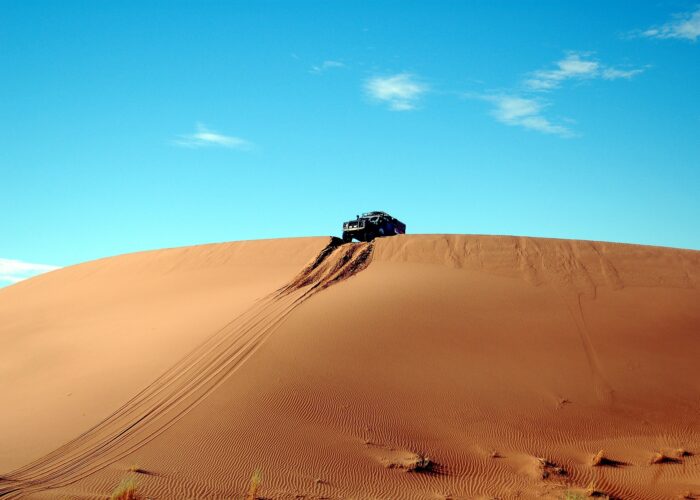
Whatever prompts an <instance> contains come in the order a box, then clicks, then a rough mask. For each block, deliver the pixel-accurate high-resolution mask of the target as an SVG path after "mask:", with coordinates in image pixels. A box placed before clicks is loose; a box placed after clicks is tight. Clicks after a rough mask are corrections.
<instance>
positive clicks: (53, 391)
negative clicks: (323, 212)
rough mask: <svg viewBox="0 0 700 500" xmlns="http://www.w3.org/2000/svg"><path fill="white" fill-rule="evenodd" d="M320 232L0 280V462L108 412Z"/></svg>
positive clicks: (284, 275) (295, 263) (289, 263)
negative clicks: (10, 282)
mask: <svg viewBox="0 0 700 500" xmlns="http://www.w3.org/2000/svg"><path fill="white" fill-rule="evenodd" d="M326 243H327V239H326V238H303V239H302V238H300V239H290V240H274V241H250V242H238V243H225V244H213V245H200V246H195V247H189V248H175V249H168V250H160V251H153V252H141V253H135V254H129V255H123V256H119V257H113V258H107V259H101V260H97V261H93V262H88V263H85V264H81V265H78V266H73V267H69V268H65V269H61V270H58V271H55V272H52V273H49V274H46V275H43V276H39V277H36V278H33V279H31V280H28V281H25V282H22V283H19V284H17V285H14V286H11V287H8V288H4V289H0V339H1V341H2V349H0V383H1V384H2V403H3V411H1V412H0V429H2V432H0V470H2V471H6V470H10V469H13V468H15V467H19V466H21V465H24V464H26V463H27V462H29V461H30V460H33V459H35V458H38V457H39V456H41V455H43V454H45V453H48V452H49V451H51V450H52V449H54V448H56V447H58V446H59V445H61V444H63V443H64V442H66V441H68V440H69V439H71V438H72V437H74V436H76V435H77V434H79V433H80V432H82V431H83V430H85V429H86V428H88V427H91V426H92V425H95V424H96V423H97V422H99V421H100V420H102V419H103V418H105V417H107V416H108V415H109V414H110V413H112V412H113V411H114V410H116V409H117V408H118V407H119V406H120V405H121V404H122V403H123V402H124V401H126V400H127V399H129V398H130V397H132V396H133V395H134V394H135V393H136V392H137V391H139V390H141V389H142V388H143V387H144V386H146V385H148V384H149V383H150V382H152V380H153V379H155V378H156V377H157V376H158V375H160V374H161V373H162V372H163V371H164V370H166V369H167V368H169V367H170V366H172V365H173V364H174V363H175V362H176V361H178V360H179V359H180V358H181V357H183V356H184V355H185V354H187V353H188V352H190V351H191V350H192V349H193V348H194V347H196V346H197V345H199V344H200V343H201V342H203V341H204V340H205V339H206V338H208V337H209V336H211V334H212V333H213V331H215V330H216V329H218V328H220V327H221V326H222V325H224V324H225V323H227V322H228V321H229V320H230V319H231V318H232V317H235V316H236V315H238V314H240V313H242V312H243V311H244V310H245V309H246V308H247V307H249V306H250V305H251V304H252V303H253V301H254V300H255V299H257V298H259V297H262V296H264V295H265V294H267V293H269V292H270V291H272V290H274V289H276V288H277V287H279V286H281V285H282V284H283V283H285V282H286V281H287V280H289V279H290V278H291V277H292V276H294V275H295V274H296V273H297V272H298V271H299V269H300V268H301V267H303V266H304V265H305V264H306V262H307V261H308V260H309V259H311V258H312V257H314V256H315V255H316V254H317V253H318V252H319V251H320V249H321V248H323V246H324V245H325V244H326Z"/></svg>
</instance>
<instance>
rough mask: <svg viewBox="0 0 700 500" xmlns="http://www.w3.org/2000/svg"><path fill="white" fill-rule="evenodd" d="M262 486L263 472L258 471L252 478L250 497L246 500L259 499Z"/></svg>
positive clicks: (249, 490)
mask: <svg viewBox="0 0 700 500" xmlns="http://www.w3.org/2000/svg"><path fill="white" fill-rule="evenodd" d="M261 484H262V472H260V471H259V470H256V471H255V472H253V475H252V476H251V477H250V488H249V489H248V496H247V497H246V500H255V499H256V498H258V497H257V495H258V489H260V485H261Z"/></svg>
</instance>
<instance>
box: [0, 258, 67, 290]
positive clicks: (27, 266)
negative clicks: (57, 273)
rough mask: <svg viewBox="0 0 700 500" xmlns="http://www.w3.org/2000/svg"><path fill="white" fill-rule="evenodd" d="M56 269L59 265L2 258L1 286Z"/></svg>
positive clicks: (0, 262)
mask: <svg viewBox="0 0 700 500" xmlns="http://www.w3.org/2000/svg"><path fill="white" fill-rule="evenodd" d="M56 269H59V267H58V266H51V265H48V264H35V263H32V262H24V261H21V260H14V259H2V258H0V286H2V285H6V284H14V283H19V282H20V281H22V280H26V279H28V278H31V277H33V276H37V275H39V274H42V273H46V272H49V271H54V270H56Z"/></svg>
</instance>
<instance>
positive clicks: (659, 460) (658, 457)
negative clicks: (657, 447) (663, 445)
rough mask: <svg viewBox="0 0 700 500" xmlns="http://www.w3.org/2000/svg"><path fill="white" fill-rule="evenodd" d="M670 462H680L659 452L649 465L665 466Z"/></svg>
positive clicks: (654, 455) (653, 456) (652, 457)
mask: <svg viewBox="0 0 700 500" xmlns="http://www.w3.org/2000/svg"><path fill="white" fill-rule="evenodd" d="M669 462H679V460H677V459H675V458H671V457H669V456H668V455H666V454H665V453H663V452H661V451H657V452H656V453H654V454H653V455H652V456H651V458H650V459H649V463H650V464H651V465H656V464H665V463H669Z"/></svg>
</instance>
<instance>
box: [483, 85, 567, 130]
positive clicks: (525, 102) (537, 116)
mask: <svg viewBox="0 0 700 500" xmlns="http://www.w3.org/2000/svg"><path fill="white" fill-rule="evenodd" d="M481 98H482V99H484V100H487V101H489V102H491V103H492V104H493V105H494V108H493V109H492V110H491V114H492V115H493V117H494V118H496V120H498V121H499V122H501V123H505V124H506V125H511V126H518V127H523V128H526V129H529V130H535V131H537V132H543V133H545V134H554V135H558V136H561V137H573V136H574V133H573V132H572V131H571V130H570V129H569V128H568V127H565V126H563V125H558V124H555V123H552V122H551V121H550V120H549V119H548V118H546V117H545V116H543V115H542V110H543V109H544V108H545V104H543V103H542V102H541V101H539V100H537V99H531V98H526V97H522V96H517V95H487V96H481Z"/></svg>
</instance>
